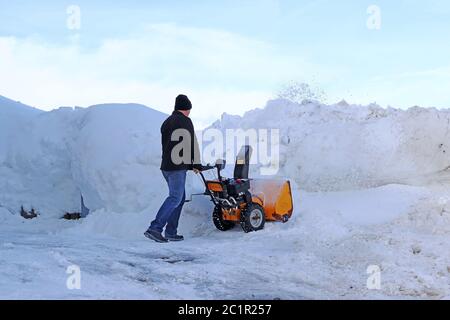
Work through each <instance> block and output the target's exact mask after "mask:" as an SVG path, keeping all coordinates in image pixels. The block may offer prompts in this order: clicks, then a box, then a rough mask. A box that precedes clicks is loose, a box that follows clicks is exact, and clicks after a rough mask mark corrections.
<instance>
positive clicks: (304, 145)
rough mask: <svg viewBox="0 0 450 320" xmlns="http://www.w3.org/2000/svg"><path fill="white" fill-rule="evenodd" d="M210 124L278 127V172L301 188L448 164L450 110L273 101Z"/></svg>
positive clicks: (403, 176) (344, 184)
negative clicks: (242, 114)
mask: <svg viewBox="0 0 450 320" xmlns="http://www.w3.org/2000/svg"><path fill="white" fill-rule="evenodd" d="M212 128H217V129H220V130H222V131H225V130H226V129H234V128H241V129H244V130H246V129H251V128H257V129H261V128H263V129H272V128H274V129H279V130H280V137H281V138H280V145H279V148H280V169H281V170H280V171H279V173H278V174H279V175H281V176H287V177H290V178H292V179H295V181H296V182H297V183H298V184H299V185H300V186H301V188H302V189H307V190H322V191H324V190H341V189H348V188H360V187H372V186H379V185H384V184H388V183H403V182H405V181H406V180H408V181H409V182H413V181H411V180H412V178H416V179H420V178H421V177H423V176H426V175H429V174H434V173H437V172H440V171H443V170H445V169H447V168H448V167H449V166H450V144H449V137H450V136H449V128H450V110H437V109H434V108H426V109H425V108H419V107H413V108H410V109H408V110H400V109H393V108H387V109H385V108H381V107H380V106H378V105H376V104H373V105H369V106H361V105H349V104H347V103H346V102H345V101H342V102H340V103H338V104H334V105H324V104H320V103H318V102H311V101H305V102H304V103H303V104H296V103H292V102H290V101H288V100H273V101H269V102H268V103H267V105H266V107H265V108H264V109H256V110H252V111H249V112H247V113H245V115H244V116H243V117H239V116H235V115H228V114H224V115H223V116H222V118H221V120H219V121H217V122H216V123H214V124H213V125H212ZM255 169H257V168H255ZM257 173H258V171H256V170H255V174H257Z"/></svg>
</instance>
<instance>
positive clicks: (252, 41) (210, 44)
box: [0, 0, 450, 124]
mask: <svg viewBox="0 0 450 320" xmlns="http://www.w3.org/2000/svg"><path fill="white" fill-rule="evenodd" d="M69 5H77V6H79V7H80V9H81V29H80V30H70V29H68V28H67V27H66V21H67V19H68V15H67V13H66V9H67V7H68V6H69ZM370 5H377V6H378V7H379V8H380V10H381V29H380V30H369V29H368V28H367V26H366V21H367V19H368V18H369V14H368V13H367V8H368V7H369V6H370ZM449 39H450V2H449V1H444V0H441V1H439V0H432V1H426V2H424V1H419V0H409V1H407V0H396V1H392V0H391V1H375V0H371V1H366V0H342V1H335V0H322V1H321V0H317V1H301V0H254V1H245V0H239V1H237V0H236V1H231V0H230V1H219V0H215V1H211V0H203V1H200V0H197V1H195V0H192V1H181V0H173V1H137V0H134V1H103V0H101V1H99V0H97V1H80V0H74V1H50V0H41V1H13V2H12V1H5V0H0V59H1V60H0V95H4V96H7V97H11V98H13V99H17V100H21V101H23V102H25V103H28V104H31V105H35V106H38V107H41V108H45V109H51V108H54V107H58V106H60V105H81V106H88V105H90V104H94V103H103V102H138V103H144V104H146V105H149V106H152V107H155V108H157V109H159V110H162V111H165V112H169V110H170V108H171V107H172V104H173V101H172V100H173V99H172V96H173V95H175V94H176V93H178V92H184V93H186V94H188V95H190V96H191V97H192V100H193V103H194V106H197V107H198V109H197V111H198V112H197V113H196V114H195V113H194V119H197V121H198V122H199V123H202V124H205V123H207V122H208V121H210V120H212V119H214V118H215V117H217V116H219V115H220V114H221V113H222V112H228V113H242V112H243V111H245V110H248V109H252V108H255V107H261V106H263V104H264V102H265V101H266V100H267V99H269V98H271V97H273V96H275V93H276V91H277V89H278V88H279V87H280V85H282V84H283V83H285V82H287V81H290V80H297V81H305V82H309V83H312V84H313V85H314V86H317V87H320V88H321V89H322V90H324V91H325V92H326V93H327V96H328V102H337V101H338V100H340V99H346V100H348V101H349V102H355V103H370V102H378V103H380V104H381V105H383V106H386V105H391V106H394V107H402V108H406V107H409V106H412V105H421V106H435V107H450V95H449V94H448V92H449V91H450V61H449V57H450V41H449ZM2 69H3V70H2Z"/></svg>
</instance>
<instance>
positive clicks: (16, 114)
mask: <svg viewBox="0 0 450 320" xmlns="http://www.w3.org/2000/svg"><path fill="white" fill-rule="evenodd" d="M0 112H1V113H0V122H1V124H2V126H1V127H0V151H1V152H0V173H1V176H2V179H1V180H0V206H2V207H3V208H6V209H8V211H10V212H15V213H17V212H18V211H19V209H20V206H21V205H24V206H25V207H26V208H30V207H35V208H37V209H38V211H39V212H40V213H41V214H42V215H45V216H55V217H56V216H58V217H59V216H62V215H63V214H64V212H66V211H79V210H80V209H79V207H80V196H81V195H83V197H84V200H85V204H86V206H87V207H88V208H90V209H91V211H95V210H102V209H103V210H106V212H117V213H125V212H135V213H137V212H149V214H150V215H154V214H156V212H155V211H156V209H155V208H157V207H159V204H160V202H161V201H162V199H163V198H164V195H165V193H166V186H165V183H164V181H163V179H162V177H161V174H160V172H159V164H160V133H159V128H160V124H161V123H162V121H163V120H164V118H165V117H166V115H165V114H163V113H160V112H157V111H155V110H153V109H151V108H148V107H145V106H142V105H136V104H109V105H97V106H92V107H90V108H86V109H81V108H60V109H58V110H54V111H51V112H41V111H39V110H37V109H33V108H30V107H27V106H24V105H21V104H18V103H15V102H12V101H10V100H7V99H5V98H3V99H2V100H0ZM449 123H450V112H449V111H448V110H436V109H421V108H411V109H409V110H406V111H405V110H397V109H392V108H388V109H383V108H381V107H379V106H377V105H369V106H359V105H348V104H347V103H345V102H341V103H339V104H335V105H323V104H319V103H316V102H304V103H303V104H295V103H292V102H289V101H287V100H273V101H269V102H268V104H267V106H266V107H265V108H264V109H256V110H252V111H250V112H247V113H246V114H245V115H244V116H243V117H240V116H230V115H226V114H224V115H223V116H222V118H221V120H219V121H217V122H216V123H214V124H213V125H212V127H214V128H218V129H220V130H226V129H229V128H241V129H249V128H256V129H259V128H267V129H271V128H275V129H279V130H280V134H281V139H280V142H279V148H280V157H281V161H280V170H279V173H278V176H284V177H288V178H290V179H291V180H292V181H293V182H295V183H297V184H298V185H299V186H300V188H301V189H306V190H308V191H327V190H334V191H339V190H345V189H349V188H358V189H359V188H364V187H372V186H380V185H385V184H392V183H405V182H408V183H414V182H417V181H412V180H420V177H421V176H424V175H426V174H428V175H429V174H433V173H436V172H439V171H441V170H444V169H446V168H447V167H448V166H449V164H450V151H448V150H447V148H448V142H447V138H448V127H449ZM228 151H229V150H228ZM228 151H227V152H228ZM259 166H260V165H259ZM259 166H258V165H256V166H254V167H253V168H252V173H251V175H252V176H254V177H256V176H257V175H258V170H257V169H258V168H259ZM231 169H232V165H229V166H228V171H229V172H230V171H232V170H231ZM412 178H414V179H412ZM188 189H189V190H188V193H190V191H194V192H195V191H200V190H201V189H202V186H201V185H200V184H199V182H198V181H197V180H195V178H193V177H192V176H190V178H189V188H188ZM206 209H207V208H206V205H205V204H203V203H202V204H201V205H198V206H197V207H196V206H195V205H194V204H192V206H191V209H189V208H187V211H189V210H191V212H192V214H193V215H195V214H197V213H199V212H200V211H205V210H206ZM147 218H148V217H147Z"/></svg>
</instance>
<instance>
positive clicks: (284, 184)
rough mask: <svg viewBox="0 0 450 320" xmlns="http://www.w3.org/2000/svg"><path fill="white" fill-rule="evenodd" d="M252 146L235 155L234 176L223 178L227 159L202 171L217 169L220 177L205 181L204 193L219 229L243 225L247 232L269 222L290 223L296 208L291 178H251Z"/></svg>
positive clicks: (203, 178)
mask: <svg viewBox="0 0 450 320" xmlns="http://www.w3.org/2000/svg"><path fill="white" fill-rule="evenodd" d="M251 152H252V149H251V147H250V146H244V147H242V149H241V151H240V152H239V154H238V156H237V158H236V164H235V168H234V178H232V179H229V178H224V177H222V176H221V170H223V169H224V168H225V160H218V161H217V162H216V164H215V165H214V166H210V165H208V166H203V169H202V171H207V170H212V169H217V176H218V179H216V180H206V179H205V176H204V175H203V173H202V172H200V175H201V177H202V180H203V182H204V184H205V186H206V191H205V194H206V195H209V196H210V197H211V201H212V202H213V203H214V211H213V222H214V225H215V226H216V228H217V229H219V230H221V231H227V230H230V229H232V228H233V227H234V226H235V225H236V224H240V225H241V227H242V229H243V230H244V231H245V232H252V231H258V230H261V229H263V228H264V225H265V223H266V221H281V222H287V221H288V220H289V219H290V218H291V216H292V211H293V203H292V192H291V185H290V182H289V180H284V181H280V180H266V179H249V178H248V172H249V165H250V156H251Z"/></svg>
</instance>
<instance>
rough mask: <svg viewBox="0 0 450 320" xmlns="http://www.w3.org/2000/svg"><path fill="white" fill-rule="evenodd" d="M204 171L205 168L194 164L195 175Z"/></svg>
mask: <svg viewBox="0 0 450 320" xmlns="http://www.w3.org/2000/svg"><path fill="white" fill-rule="evenodd" d="M202 169H203V166H202V165H201V164H194V165H193V166H192V171H194V173H195V174H199V173H200V172H201V171H202Z"/></svg>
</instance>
